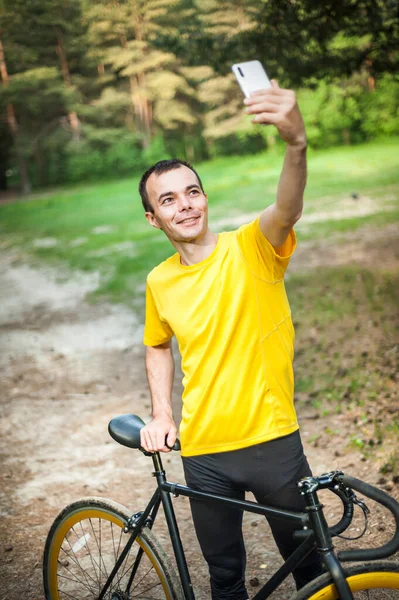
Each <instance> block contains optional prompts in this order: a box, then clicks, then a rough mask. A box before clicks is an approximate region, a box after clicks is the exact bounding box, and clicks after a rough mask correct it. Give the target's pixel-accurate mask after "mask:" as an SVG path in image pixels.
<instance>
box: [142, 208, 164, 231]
mask: <svg viewBox="0 0 399 600" xmlns="http://www.w3.org/2000/svg"><path fill="white" fill-rule="evenodd" d="M145 218H146V219H147V221H148V222H149V224H150V225H152V227H155V229H161V226H160V224H159V223H158V221H157V218H156V216H155V215H154V213H152V212H146V213H145Z"/></svg>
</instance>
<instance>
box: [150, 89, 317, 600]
mask: <svg viewBox="0 0 399 600" xmlns="http://www.w3.org/2000/svg"><path fill="white" fill-rule="evenodd" d="M244 103H245V104H246V105H247V109H246V111H247V113H248V114H253V115H254V117H253V123H262V124H265V125H274V126H275V127H277V129H278V132H279V134H280V136H281V137H282V138H283V140H284V141H285V142H286V144H287V148H286V155H285V159H284V165H283V170H282V173H281V176H280V181H279V185H278V191H277V199H276V203H275V204H273V205H272V206H269V207H267V208H266V209H265V210H264V211H263V212H262V213H261V214H260V216H259V218H258V219H256V220H255V221H254V222H252V223H249V224H248V225H244V226H243V227H240V228H239V229H238V230H237V231H233V232H229V233H222V234H219V235H217V234H215V233H212V232H211V231H210V229H209V228H208V200H207V195H206V194H205V192H204V189H203V186H202V183H201V180H200V178H199V176H198V174H197V173H196V171H195V170H194V169H193V168H192V167H191V166H190V165H188V164H187V163H184V162H182V161H177V160H171V161H161V162H159V163H157V164H156V165H155V166H153V167H152V168H151V169H149V170H148V171H147V172H146V173H145V174H144V175H143V177H142V179H141V182H140V194H141V197H142V201H143V206H144V209H145V216H146V218H147V220H148V222H149V223H150V225H152V226H153V227H156V228H158V229H162V231H163V232H164V233H165V235H166V236H167V237H168V239H169V240H170V242H171V243H172V245H173V246H174V247H175V249H176V251H177V253H176V254H174V255H173V256H172V257H171V258H169V259H167V260H166V261H165V262H163V263H161V264H160V265H159V266H158V267H156V268H155V269H154V270H153V271H151V273H150V274H149V276H148V279H147V296H146V324H145V333H144V343H145V345H146V346H147V350H146V367H147V376H148V382H149V386H150V391H151V397H152V405H153V419H152V421H151V422H150V423H149V424H148V425H147V426H146V427H145V428H143V430H142V431H141V444H142V446H143V448H145V449H146V450H148V451H149V452H153V451H157V450H159V451H161V452H167V451H168V447H171V446H173V444H174V442H175V439H176V434H177V428H176V425H175V423H174V421H173V417H172V408H171V394H172V382H173V376H174V362H173V355H172V351H171V338H172V336H173V335H175V336H176V338H177V341H178V344H179V348H180V353H181V356H182V370H183V373H184V379H183V385H184V393H183V411H182V422H181V426H180V438H181V444H182V458H183V466H184V471H185V476H186V481H187V483H188V485H190V486H191V487H194V488H201V489H202V490H205V491H208V490H211V491H213V492H216V493H220V494H224V495H229V496H231V497H235V498H244V495H245V491H247V490H248V491H251V492H253V493H254V495H255V497H256V499H257V500H258V502H265V503H268V504H272V505H275V506H279V507H281V508H287V509H293V510H303V509H304V506H303V501H302V498H301V496H300V494H299V493H298V490H297V486H296V482H297V481H298V480H299V479H300V478H301V477H304V476H307V475H310V469H309V466H308V463H307V460H306V457H305V455H304V453H303V448H302V445H301V440H300V437H299V433H298V424H297V419H296V414H295V409H294V404H293V389H294V380H293V371H292V360H293V351H294V350H293V346H294V330H293V326H292V321H291V313H290V308H289V304H288V300H287V297H286V294H285V289H284V283H283V277H284V272H285V269H286V267H287V265H288V262H289V259H290V257H291V255H292V253H293V252H294V249H295V244H296V241H295V234H294V231H293V229H292V227H293V225H294V224H295V223H296V222H297V221H298V219H299V218H300V216H301V212H302V201H303V192H304V188H305V184H306V134H305V127H304V124H303V120H302V117H301V114H300V111H299V108H298V105H297V103H296V97H295V93H294V92H292V91H290V90H283V89H281V88H279V86H278V85H277V83H276V82H273V85H272V88H271V89H268V90H264V91H259V92H256V93H254V94H253V95H252V96H251V98H250V99H248V100H245V101H244ZM165 440H166V441H165ZM166 444H167V445H166ZM191 508H192V514H193V520H194V525H195V529H196V533H197V536H198V539H199V542H200V545H201V549H202V552H203V554H204V557H205V559H206V560H207V562H208V566H209V571H210V578H211V588H212V599H213V600H228V599H232V600H246V599H247V598H248V593H247V591H246V588H245V548H244V544H243V538H242V531H241V525H242V512H241V511H238V510H236V509H228V508H226V507H225V506H223V507H220V506H219V505H217V504H206V503H203V502H200V501H192V502H191ZM269 524H270V526H271V529H272V532H273V536H274V538H275V540H276V543H277V545H278V548H279V550H280V552H281V554H282V555H283V556H284V557H287V556H288V555H289V554H290V553H291V552H292V551H293V549H294V548H295V547H296V546H297V543H296V542H295V541H294V539H293V535H292V534H293V529H292V528H291V529H290V527H289V525H287V523H285V522H283V521H279V520H277V519H275V520H273V519H269ZM321 571H322V567H321V563H320V560H319V558H318V557H317V556H316V555H315V553H312V555H310V556H309V557H308V558H307V560H306V561H305V562H304V564H303V565H302V566H301V567H300V568H298V569H297V570H296V572H295V573H294V577H295V580H296V584H297V587H301V586H303V585H304V584H305V583H306V582H307V581H309V580H311V579H312V578H313V577H315V576H317V575H318V574H319V573H320V572H321Z"/></svg>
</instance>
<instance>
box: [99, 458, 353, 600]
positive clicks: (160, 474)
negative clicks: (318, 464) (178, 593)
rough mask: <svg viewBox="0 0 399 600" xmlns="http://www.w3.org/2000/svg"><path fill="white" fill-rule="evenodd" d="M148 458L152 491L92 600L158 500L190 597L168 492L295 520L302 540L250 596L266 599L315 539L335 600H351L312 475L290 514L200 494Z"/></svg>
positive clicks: (190, 599)
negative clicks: (302, 505)
mask: <svg viewBox="0 0 399 600" xmlns="http://www.w3.org/2000/svg"><path fill="white" fill-rule="evenodd" d="M151 456H152V460H153V463H154V473H153V475H154V477H155V478H156V480H157V489H156V490H155V492H154V494H153V496H152V498H151V500H150V502H149V503H148V505H147V507H146V508H145V510H144V511H142V512H140V513H136V514H134V515H132V517H131V518H130V519H129V522H128V525H127V526H126V528H125V531H126V533H128V532H129V531H131V532H132V533H131V536H130V538H129V540H128V542H127V544H126V546H125V548H124V550H123V551H122V553H121V555H120V557H119V559H118V560H117V562H116V564H115V566H114V568H113V570H112V571H111V573H110V575H109V577H108V579H107V581H106V583H105V585H104V587H103V589H102V591H101V593H100V595H99V597H98V600H102V599H103V598H104V595H105V593H106V592H107V590H108V588H109V586H110V585H111V583H112V580H113V578H114V577H115V575H116V573H117V571H118V569H119V568H120V566H121V565H122V563H123V561H124V559H125V557H126V555H127V554H128V552H129V550H130V548H131V546H132V545H133V543H134V541H135V539H136V537H137V536H138V535H139V534H140V531H141V529H142V527H144V526H148V527H150V528H151V527H152V526H153V523H154V521H155V518H156V515H157V513H158V509H159V506H160V504H161V503H162V506H163V509H164V513H165V518H166V522H167V525H168V529H169V535H170V538H171V541H172V546H173V551H174V555H175V559H176V564H177V568H178V571H179V576H180V581H181V585H182V589H183V593H184V598H185V600H195V595H194V591H193V587H192V584H191V579H190V574H189V570H188V566H187V561H186V557H185V553H184V549H183V544H182V541H181V538H180V533H179V528H178V525H177V521H176V516H175V512H174V508H173V504H172V500H171V494H172V495H173V496H174V497H177V496H186V497H188V498H194V499H197V500H204V501H206V502H217V503H221V504H227V505H229V506H234V507H236V508H237V509H240V510H243V511H246V512H251V513H256V514H260V515H264V516H270V517H277V518H282V519H290V520H291V521H296V522H297V523H298V529H299V530H302V531H301V532H300V535H301V534H302V535H301V537H303V538H304V541H303V542H302V543H301V544H300V546H298V548H297V549H296V550H295V551H294V552H293V553H292V554H291V556H289V558H288V559H287V560H286V561H285V563H284V564H283V565H282V566H281V567H280V568H279V569H278V570H277V571H276V572H275V573H274V574H273V575H272V577H271V578H270V579H269V580H268V581H267V582H266V584H265V585H264V586H263V587H262V588H261V589H260V590H259V591H258V593H257V594H256V595H255V596H254V598H253V600H266V599H267V598H269V596H270V595H271V594H272V593H273V592H274V591H275V590H276V589H277V587H278V586H279V585H280V583H281V582H282V581H283V580H284V579H285V578H286V577H288V575H289V574H290V573H292V571H293V570H294V569H295V568H296V567H297V566H298V565H299V564H300V563H301V562H302V560H303V559H304V558H306V556H307V555H308V554H309V553H310V552H311V550H312V548H313V547H314V545H315V543H316V546H317V549H318V551H319V552H320V554H321V555H322V557H323V560H324V564H325V566H326V568H327V570H328V571H329V572H330V574H331V577H332V579H333V581H334V583H335V585H336V588H337V591H338V593H339V597H340V598H341V600H353V596H352V593H351V591H350V589H349V586H348V584H347V581H346V579H345V575H344V572H343V569H342V566H341V563H340V561H339V560H338V558H337V556H336V555H335V553H334V547H333V544H332V539H331V535H330V532H329V529H328V525H327V522H326V520H325V517H324V514H323V512H322V508H323V507H322V505H321V504H320V502H319V500H318V497H317V493H316V488H315V486H314V485H313V481H312V478H308V480H307V479H305V480H303V481H302V482H301V494H302V495H303V496H304V497H305V500H306V512H294V511H288V510H281V509H278V508H274V507H269V506H265V505H261V504H258V503H256V502H251V501H249V500H235V499H233V498H228V497H225V496H219V495H217V494H212V493H207V492H201V491H199V490H194V489H192V488H190V487H188V486H185V485H181V484H178V483H171V482H169V481H167V479H166V474H165V471H164V470H163V466H162V461H161V457H160V455H159V453H155V454H152V455H151ZM141 556H142V551H141V552H140V551H139V552H138V554H137V557H136V560H135V564H134V565H133V567H132V572H131V576H130V578H129V582H128V586H127V591H129V590H130V586H131V585H132V582H133V578H134V575H135V573H136V571H137V568H138V565H139V563H140V560H141Z"/></svg>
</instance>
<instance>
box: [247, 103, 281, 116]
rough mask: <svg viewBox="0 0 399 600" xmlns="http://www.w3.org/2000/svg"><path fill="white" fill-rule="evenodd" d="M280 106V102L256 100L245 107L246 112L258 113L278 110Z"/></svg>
mask: <svg viewBox="0 0 399 600" xmlns="http://www.w3.org/2000/svg"><path fill="white" fill-rule="evenodd" d="M280 108H281V104H273V103H272V102H260V101H259V102H257V103H256V104H251V106H248V107H247V108H246V109H245V112H246V113H247V114H249V115H250V114H253V113H260V112H275V113H276V112H278V111H279V110H280Z"/></svg>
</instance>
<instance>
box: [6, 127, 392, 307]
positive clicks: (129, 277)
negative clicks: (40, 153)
mask: <svg viewBox="0 0 399 600" xmlns="http://www.w3.org/2000/svg"><path fill="white" fill-rule="evenodd" d="M398 156H399V138H394V139H392V140H388V141H381V142H375V143H372V144H367V145H364V146H356V147H344V148H342V147H341V148H334V149H330V150H326V151H322V152H315V151H310V152H309V182H308V186H307V190H306V215H309V216H312V215H313V216H314V215H317V214H318V213H320V212H325V213H326V215H325V217H324V218H321V219H319V220H317V219H316V221H311V222H310V223H307V222H306V219H304V221H303V225H302V222H300V223H299V226H298V233H299V237H300V239H302V240H308V239H309V240H313V239H316V238H327V237H329V236H331V235H332V234H339V233H345V232H348V231H352V230H354V229H357V228H359V227H361V226H363V225H366V224H369V223H373V224H377V225H383V224H385V223H387V222H392V221H394V220H395V219H398V218H399V176H398V172H399V160H398V158H397V157H398ZM282 160H283V157H282V155H281V154H278V153H277V154H270V153H268V154H257V155H254V156H246V157H229V158H220V159H217V160H214V161H211V162H207V163H203V164H202V165H199V166H198V170H199V172H200V174H201V178H202V180H203V182H204V186H205V189H206V191H207V193H208V196H209V199H210V222H211V223H212V220H217V219H220V218H223V219H226V217H234V216H237V215H239V214H240V213H246V212H251V213H252V212H257V211H261V210H262V208H264V207H265V206H266V205H268V204H271V203H272V202H274V200H275V195H276V189H277V183H278V178H279V174H280V171H281V166H282ZM137 186H138V178H131V179H125V180H122V181H117V182H108V183H104V182H102V183H100V184H98V185H87V186H78V187H74V188H67V189H60V190H55V191H46V192H43V193H42V194H35V195H34V196H33V197H32V199H29V200H28V201H20V202H16V203H13V204H10V205H4V206H2V207H1V208H0V233H1V234H2V236H3V246H6V247H7V246H9V247H20V248H22V249H23V250H24V251H27V252H28V253H29V254H30V256H32V257H33V258H38V259H39V260H45V261H48V262H52V263H55V264H59V263H60V262H61V263H64V264H66V265H67V266H68V267H70V268H72V269H81V270H84V271H92V270H97V271H99V272H100V275H101V285H100V287H99V289H98V290H97V291H96V295H97V296H101V297H104V296H105V297H106V298H107V299H109V300H111V301H116V302H124V303H127V304H128V305H130V306H132V307H134V308H135V309H136V310H141V309H142V306H143V293H144V282H145V277H146V275H147V273H148V272H149V271H150V270H151V269H152V268H153V267H154V266H155V265H157V264H158V263H159V262H160V261H162V260H164V259H165V258H166V257H167V256H169V255H170V254H171V253H172V252H173V249H172V248H171V246H170V244H169V242H168V241H167V240H166V239H165V238H164V237H163V234H162V232H159V231H155V230H153V229H152V228H150V227H149V226H148V224H147V222H146V221H145V219H144V216H143V210H142V206H141V202H140V199H139V196H138V192H137ZM354 192H356V193H357V194H359V195H360V200H358V202H359V203H361V202H362V198H364V197H367V198H372V200H373V202H374V204H375V206H374V208H373V212H372V214H365V215H363V216H353V215H351V214H350V212H349V215H348V216H347V217H345V210H343V211H342V215H343V216H342V218H339V219H335V220H329V219H328V211H331V210H334V209H336V208H338V209H339V208H340V203H342V200H343V199H348V198H350V194H351V193H354ZM354 204H355V202H354ZM99 227H100V228H101V227H102V228H103V229H102V230H101V231H102V233H96V229H95V228H99ZM226 229H228V226H227V227H226ZM43 238H52V239H50V240H47V243H48V244H49V246H48V247H38V245H37V244H40V240H43ZM38 240H39V242H38ZM41 243H42V244H45V243H46V239H45V240H44V242H41ZM52 243H53V244H54V245H52V246H51V244H52ZM327 308H328V307H327Z"/></svg>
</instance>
